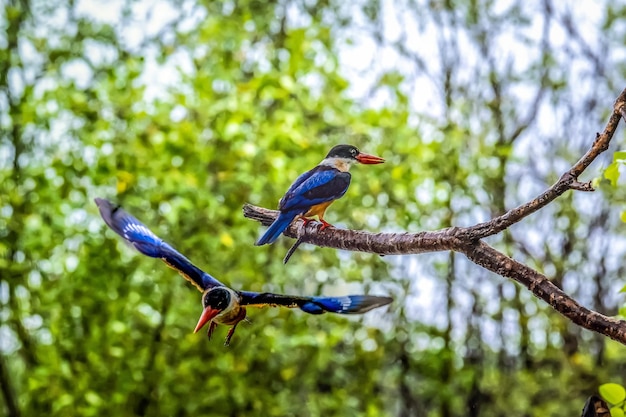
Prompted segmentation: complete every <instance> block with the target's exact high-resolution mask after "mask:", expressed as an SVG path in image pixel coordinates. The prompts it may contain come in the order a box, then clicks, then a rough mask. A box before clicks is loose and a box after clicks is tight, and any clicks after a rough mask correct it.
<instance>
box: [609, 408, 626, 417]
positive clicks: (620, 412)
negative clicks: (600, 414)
mask: <svg viewBox="0 0 626 417" xmlns="http://www.w3.org/2000/svg"><path fill="white" fill-rule="evenodd" d="M609 411H610V412H611V417H624V409H623V408H621V407H611V409H610V410H609Z"/></svg>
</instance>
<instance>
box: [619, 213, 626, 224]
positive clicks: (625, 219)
mask: <svg viewBox="0 0 626 417" xmlns="http://www.w3.org/2000/svg"><path fill="white" fill-rule="evenodd" d="M619 218H620V219H621V220H622V221H623V222H624V223H626V210H624V211H622V212H621V213H620V214H619Z"/></svg>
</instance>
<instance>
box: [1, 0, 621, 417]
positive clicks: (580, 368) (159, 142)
mask: <svg viewBox="0 0 626 417" xmlns="http://www.w3.org/2000/svg"><path fill="white" fill-rule="evenodd" d="M554 3H558V4H554ZM613 3H614V2H609V1H580V2H552V1H551V0H543V1H532V2H525V1H521V0H518V1H515V0H513V1H504V0H498V1H487V2H485V1H469V0H459V1H452V2H450V1H430V2H426V1H408V0H388V1H376V0H373V1H372V0H364V1H357V2H343V1H316V0H311V1H309V0H304V1H299V0H295V1H292V0H284V1H278V2H260V1H239V2H233V1H195V0H190V1H181V2H174V1H172V2H169V1H167V0H163V1H148V0H145V1H144V0H138V1H129V2H121V1H117V2H115V1H113V2H112V1H106V2H105V1H102V2H99V1H96V0H91V1H63V0H52V1H50V0H45V1H44V0H33V1H27V0H23V1H17V0H6V1H5V2H3V3H2V14H1V16H0V25H1V26H2V28H3V33H0V47H1V48H2V49H1V54H2V55H1V59H0V66H1V71H0V125H1V126H2V129H1V130H0V135H1V136H0V236H1V240H0V254H1V257H0V279H1V281H0V318H1V323H0V378H1V382H2V396H1V398H2V399H1V400H0V414H6V413H8V414H12V415H23V416H34V415H48V416H71V415H80V416H90V415H118V416H131V415H179V416H183V415H203V416H224V415H230V416H259V415H268V416H322V415H323V416H353V415H354V416H366V415H367V416H380V415H389V416H414V415H428V416H442V417H443V416H467V415H481V416H503V415H507V416H557V415H558V416H562V415H578V414H579V413H580V410H581V409H582V407H583V404H584V402H585V399H586V397H587V396H588V395H590V394H592V393H593V392H595V391H596V388H597V386H598V385H599V384H601V383H604V382H609V381H615V382H623V381H621V380H620V379H621V378H622V377H623V375H625V374H626V369H625V365H624V364H625V362H624V360H623V358H624V354H625V353H626V351H625V349H624V347H623V346H621V345H618V344H616V343H614V342H611V341H608V340H606V339H605V338H602V337H600V336H598V335H595V334H592V333H590V332H588V331H582V330H580V329H578V328H577V327H575V326H573V325H571V324H569V323H568V322H567V321H566V320H564V319H563V318H561V317H560V316H559V315H557V314H556V313H555V312H554V311H552V310H551V309H550V308H548V307H546V305H544V303H542V302H539V301H538V300H536V299H534V298H533V297H532V296H531V295H530V294H529V293H528V291H526V290H525V289H522V288H520V287H519V286H517V285H516V284H514V283H512V282H510V281H508V280H505V279H503V278H501V277H498V276H495V275H493V274H491V273H488V272H486V271H485V270H482V269H481V268H479V267H477V266H475V265H473V264H470V263H468V262H467V261H466V260H465V259H464V258H463V257H462V256H459V255H456V254H447V253H439V254H424V255H419V256H406V257H385V258H381V257H378V256H373V255H368V254H360V253H346V252H337V251H334V250H330V249H321V248H313V247H310V246H307V245H304V246H303V247H302V248H301V249H300V250H299V251H298V252H297V253H296V254H295V255H294V257H293V258H292V260H291V262H290V264H289V265H288V266H283V265H282V263H281V260H282V257H283V255H284V253H285V252H286V250H287V248H288V247H289V245H290V244H291V243H292V241H290V240H289V239H287V238H281V239H280V240H279V242H278V243H277V244H275V245H273V246H271V247H267V246H266V247H261V248H259V247H254V246H253V242H254V240H255V239H256V238H257V237H258V236H259V235H260V233H261V231H262V228H261V227H260V226H259V225H258V224H256V223H254V222H251V221H249V220H246V219H244V218H243V216H242V213H241V207H242V205H243V203H245V202H251V203H254V204H258V205H262V206H265V207H271V208H274V207H276V204H277V201H278V199H279V198H280V197H281V196H282V194H283V193H284V191H285V190H286V188H287V187H288V186H289V184H290V183H291V181H293V179H294V178H295V177H296V176H297V175H298V174H299V173H301V172H303V171H304V170H306V169H309V168H311V167H312V166H314V165H315V164H316V163H317V162H319V160H321V159H322V157H323V156H324V154H325V153H326V152H327V150H328V149H329V148H330V147H332V146H333V145H335V144H337V143H352V144H355V145H357V146H359V147H360V148H361V149H362V150H363V151H365V152H368V153H373V154H376V155H380V156H382V157H384V158H386V159H387V161H388V162H387V164H385V165H382V166H375V167H356V168H355V169H354V170H353V183H352V185H351V188H350V190H349V192H348V194H347V195H346V196H345V197H344V198H343V199H342V200H340V201H339V202H337V203H335V204H334V205H333V206H332V208H331V209H330V210H329V213H328V217H327V218H328V220H329V221H330V222H332V223H335V224H336V225H338V226H340V227H349V228H355V229H367V230H371V231H401V230H408V231H419V230H432V229H436V228H441V227H446V226H450V225H461V226H462V225H470V224H473V223H475V222H478V221H484V220H487V219H489V218H490V217H491V216H493V215H496V214H500V213H502V212H503V211H504V210H505V209H506V208H510V207H513V206H514V205H517V204H519V203H522V202H524V201H526V200H528V199H530V198H531V197H533V196H534V195H536V194H537V193H538V192H540V191H542V190H543V189H544V188H545V187H547V186H548V185H549V184H551V183H552V182H554V181H555V180H556V179H557V178H558V177H559V176H560V174H561V172H562V171H563V170H565V169H566V168H567V167H568V166H570V165H571V164H572V163H573V162H574V161H576V160H577V159H578V158H579V157H580V155H581V154H582V153H583V152H584V150H585V149H586V147H588V146H589V145H590V143H591V141H592V140H593V138H594V135H595V132H596V131H599V130H601V129H602V127H603V126H604V123H605V120H606V118H607V115H608V113H609V111H610V110H611V108H612V103H613V100H614V99H615V98H616V97H617V95H618V94H619V92H620V91H621V90H622V88H623V87H624V78H625V75H626V63H625V62H624V58H625V57H626V47H625V46H624V45H625V40H626V26H625V25H624V18H625V17H626V7H625V6H618V5H616V4H613ZM612 146H613V148H612V149H611V150H616V149H618V148H620V147H623V146H624V134H623V130H620V131H619V134H618V136H617V137H616V138H615V140H614V143H613V145H612ZM610 161H611V155H610V153H607V155H606V156H605V157H603V158H602V159H601V160H600V161H599V162H598V163H597V164H595V165H593V166H592V167H591V168H590V169H589V172H588V173H587V174H586V177H585V178H584V179H585V180H589V179H593V178H597V179H598V184H599V191H598V192H596V193H594V194H583V193H572V192H569V193H567V194H566V195H565V196H563V197H562V198H561V199H560V200H558V201H557V202H556V203H554V204H552V205H551V206H549V207H547V208H546V209H544V210H542V211H541V212H540V213H537V214H535V215H533V216H532V217H530V218H528V219H526V220H525V221H524V222H523V223H522V224H519V225H516V226H514V227H512V228H511V229H510V230H509V231H507V232H505V233H503V234H501V235H499V236H496V237H491V238H490V239H489V243H491V244H493V245H495V246H496V247H498V248H499V249H501V250H503V251H505V252H506V253H508V254H510V255H512V256H514V257H515V258H516V259H518V260H521V261H523V262H526V263H528V264H529V265H531V266H532V267H534V268H537V269H538V270H540V271H542V272H544V273H546V274H547V275H548V276H549V277H551V278H552V279H553V280H554V282H555V283H556V284H557V285H559V286H561V287H562V288H564V289H565V290H566V291H568V292H570V293H571V294H572V295H573V296H574V297H575V298H576V299H578V300H579V301H580V302H582V303H583V304H584V305H586V306H589V307H591V308H594V309H597V310H599V311H601V312H604V313H606V314H616V313H617V311H618V308H619V307H620V306H621V305H623V304H624V299H623V296H622V295H621V294H619V293H618V291H619V289H620V288H622V287H623V286H624V267H623V259H624V252H625V250H626V241H625V240H624V225H623V223H621V221H620V212H621V211H622V207H623V204H624V201H625V199H624V195H623V192H622V191H620V188H619V187H617V188H615V187H611V186H609V185H608V184H607V182H606V181H603V180H602V168H603V166H606V165H608V163H609V162H610ZM94 197H105V198H109V199H112V200H114V201H116V202H119V203H121V204H122V205H123V206H124V207H125V208H126V209H127V210H128V211H130V212H131V213H133V214H134V215H135V216H137V217H138V218H140V219H141V220H142V221H144V222H145V223H146V224H148V225H149V226H150V227H151V228H152V229H153V230H154V231H155V232H157V233H158V234H159V235H160V236H162V237H164V238H165V239H166V240H167V241H169V242H171V243H172V244H174V245H175V246H176V247H177V248H178V249H180V250H181V251H182V252H183V253H184V254H186V255H187V256H188V257H189V258H191V259H192V260H193V261H194V262H195V263H196V264H198V265H199V266H200V267H202V268H204V269H206V270H207V271H209V272H210V273H211V274H213V275H214V276H216V277H217V278H218V279H220V280H222V281H224V282H225V283H227V284H229V285H231V286H233V287H234V288H241V289H248V290H255V291H275V292H287V293H294V294H329V295H339V294H345V293H347V292H362V291H363V292H371V293H380V294H389V295H392V296H394V297H395V302H394V303H393V304H392V305H391V306H390V307H389V308H385V309H383V310H380V311H375V312H371V313H368V314H367V315H365V316H363V317H357V318H345V317H340V316H334V315H325V316H321V317H315V316H310V315H306V314H304V313H302V312H299V311H288V310H280V309H262V310H257V311H252V312H251V313H250V314H249V316H250V319H251V323H249V324H246V325H241V326H240V327H239V329H238V331H237V333H236V334H235V337H234V339H233V342H232V345H231V346H230V347H229V348H225V347H223V346H222V344H221V342H222V340H223V337H225V334H226V329H225V328H219V329H218V331H217V332H216V337H215V340H213V341H211V342H209V341H208V340H207V339H206V336H205V335H203V334H196V335H194V334H192V332H191V331H192V329H193V327H194V325H195V323H196V320H197V318H198V315H199V313H200V311H201V306H200V294H199V293H198V292H197V291H196V290H195V289H194V288H193V287H191V285H189V284H188V283H187V282H186V281H184V280H183V279H181V278H180V277H179V276H177V275H176V274H175V272H173V271H172V270H170V269H168V268H166V267H165V266H164V265H162V264H161V262H159V261H158V260H152V259H148V258H145V257H142V256H140V255H138V254H136V253H135V252H133V251H132V250H131V249H130V248H127V247H125V246H124V245H123V244H122V243H121V242H120V239H119V238H117V237H116V236H115V235H114V234H113V233H112V232H111V231H109V230H108V229H107V228H106V227H105V225H104V223H103V222H102V220H101V219H100V218H99V216H98V213H97V208H96V206H95V204H94V203H93V198H94Z"/></svg>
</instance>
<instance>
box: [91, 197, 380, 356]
mask: <svg viewBox="0 0 626 417" xmlns="http://www.w3.org/2000/svg"><path fill="white" fill-rule="evenodd" d="M95 202H96V204H97V205H98V208H99V209H100V215H101V216H102V218H103V219H104V222H105V223H106V224H107V225H108V226H109V227H110V228H111V229H113V231H115V232H116V233H117V234H118V235H120V236H122V237H123V238H124V240H126V241H127V242H128V243H129V244H130V245H131V246H134V247H135V249H137V250H138V251H139V252H141V253H143V254H144V255H146V256H150V257H152V258H161V259H162V260H163V261H164V262H165V263H166V264H167V265H168V266H170V267H171V268H173V269H175V270H176V271H178V272H179V273H180V274H181V275H182V276H183V278H185V279H186V280H188V281H189V282H191V283H192V284H193V285H195V286H196V288H198V289H199V290H200V291H202V307H203V311H202V314H201V315H200V320H198V324H197V325H196V328H195V329H194V333H196V332H198V330H200V329H201V328H202V327H203V326H204V325H205V324H207V323H210V324H209V329H208V333H207V334H208V336H209V339H211V335H212V334H213V331H214V330H215V327H216V326H217V325H218V324H225V325H227V326H232V327H231V328H230V330H229V331H228V335H227V336H226V341H225V343H224V344H225V345H226V346H228V344H229V343H230V339H231V338H232V337H233V334H234V333H235V328H236V327H237V324H238V323H239V322H240V321H242V320H243V319H245V318H246V306H255V307H262V306H266V305H269V306H284V307H288V308H296V307H298V308H299V309H300V310H302V311H304V312H306V313H309V314H322V313H325V312H331V313H338V314H360V313H365V312H367V311H369V310H372V309H374V308H377V307H381V306H384V305H387V304H389V303H390V302H391V301H392V299H391V298H390V297H378V296H371V295H347V296H344V297H299V296H292V295H283V294H272V293H258V292H252V291H236V290H233V289H232V288H229V287H227V286H225V285H224V284H222V283H221V282H219V281H218V280H217V279H215V278H213V277H212V276H211V275H209V274H208V273H206V272H204V271H203V270H201V269H200V268H198V267H197V266H195V265H194V264H192V263H191V261H190V260H189V259H187V258H186V257H185V256H183V255H182V254H181V253H179V252H178V251H177V250H176V249H174V248H173V247H172V246H170V245H169V244H167V243H166V242H164V241H163V240H161V239H160V238H159V237H157V236H156V235H155V234H154V233H152V231H150V229H148V228H147V227H146V226H145V225H144V224H143V223H141V222H140V221H139V220H137V219H136V218H135V217H133V216H132V215H130V214H129V213H127V212H126V211H124V210H123V209H122V208H121V207H120V206H117V205H114V204H112V203H111V202H110V201H108V200H105V199H102V198H96V199H95Z"/></svg>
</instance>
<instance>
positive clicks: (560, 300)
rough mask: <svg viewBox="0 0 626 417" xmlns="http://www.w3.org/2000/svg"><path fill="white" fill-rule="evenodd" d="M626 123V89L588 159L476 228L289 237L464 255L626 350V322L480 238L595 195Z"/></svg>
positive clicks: (305, 231) (259, 216) (303, 231)
mask: <svg viewBox="0 0 626 417" xmlns="http://www.w3.org/2000/svg"><path fill="white" fill-rule="evenodd" d="M622 117H623V118H624V119H625V120H626V89H624V91H622V93H621V94H620V96H619V97H618V99H617V100H616V102H615V105H614V108H613V113H612V114H611V117H610V118H609V122H608V123H607V125H606V127H605V129H604V132H602V133H601V134H598V135H597V136H596V139H595V141H594V142H593V145H592V146H591V148H590V149H589V150H588V151H587V152H586V153H585V155H583V157H582V158H580V160H579V161H578V162H576V164H574V166H572V167H571V168H570V169H569V170H568V171H567V172H565V173H564V174H563V175H562V176H561V178H560V179H559V180H558V181H557V182H556V183H555V184H554V185H552V186H551V187H550V188H548V189H547V190H546V191H544V192H543V193H541V194H540V195H539V196H537V197H536V198H534V199H533V200H531V201H529V202H527V203H525V204H522V205H521V206H519V207H516V208H514V209H511V210H509V211H508V212H506V213H504V214H503V215H501V216H498V217H495V218H493V219H492V220H490V221H488V222H484V223H479V224H477V225H475V226H471V227H465V228H461V227H449V228H445V229H440V230H436V231H429V232H419V233H370V232H366V231H360V230H344V229H336V228H328V229H325V230H322V231H318V223H315V222H311V223H309V224H308V225H306V226H304V225H302V224H301V223H299V222H301V220H297V221H295V222H293V223H292V224H291V225H290V226H289V228H287V230H286V231H285V232H284V234H285V235H286V236H289V237H292V238H298V239H299V240H301V241H302V242H304V243H311V244H314V245H317V246H321V247H330V248H335V249H344V250H350V251H359V252H369V253H376V254H379V255H408V254H417V253H426V252H437V251H455V252H460V253H463V254H464V255H465V256H467V258H468V259H469V260H470V261H472V262H473V263H475V264H477V265H479V266H482V267H483V268H485V269H488V270H489V271H492V272H495V273H496V274H498V275H501V276H503V277H507V278H511V279H514V280H515V281H517V282H519V283H521V284H523V285H524V286H525V287H526V288H528V289H529V290H530V291H531V292H532V293H533V294H534V295H535V296H537V297H538V298H540V299H542V300H544V301H545V302H546V303H548V304H549V305H550V306H551V307H552V308H554V309H555V310H556V311H558V312H559V313H560V314H562V315H563V316H565V317H567V318H568V319H569V320H571V321H572V322H574V323H576V324H578V325H579V326H581V327H583V328H585V329H588V330H592V331H594V332H598V333H600V334H603V335H606V336H608V337H610V338H612V339H614V340H616V341H618V342H620V343H622V344H624V345H626V321H623V320H617V319H613V318H610V317H607V316H605V315H602V314H600V313H598V312H595V311H592V310H589V309H588V308H586V307H583V306H581V305H580V304H579V303H578V302H577V301H576V300H574V299H573V298H572V297H570V296H569V295H567V294H566V293H565V292H564V291H562V290H561V289H559V288H558V287H557V286H556V285H554V284H553V283H552V282H551V281H550V280H549V279H548V278H547V277H546V276H545V275H543V274H541V273H539V272H537V271H535V270H534V269H532V268H530V267H529V266H527V265H524V264H522V263H520V262H518V261H515V260H514V259H512V258H510V257H508V256H506V255H505V254H503V253H501V252H499V251H497V250H496V249H494V248H493V247H491V246H489V245H487V244H486V243H484V242H483V241H481V240H480V239H482V238H484V237H487V236H491V235H494V234H497V233H499V232H501V231H503V230H505V229H507V228H508V227H510V226H511V225H513V224H515V223H517V222H519V221H520V220H522V219H523V218H525V217H526V216H528V215H530V214H532V213H534V212H536V211H538V210H539V209H541V208H543V207H545V206H546V205H548V204H549V203H551V202H552V201H554V200H555V199H556V198H557V197H559V196H560V195H562V194H563V193H565V191H567V190H579V191H593V187H592V186H591V183H581V182H579V181H578V177H579V176H580V175H581V174H582V173H583V171H584V170H585V169H586V168H587V167H588V166H589V165H590V164H591V163H592V162H593V161H594V160H595V159H596V158H597V157H598V155H600V154H601V153H602V152H604V151H606V150H607V149H608V147H609V143H610V141H611V139H612V138H613V135H614V134H615V131H616V129H617V126H618V124H619V121H620V119H621V118H622ZM243 213H244V216H245V217H247V218H250V219H252V220H256V221H258V222H260V223H261V224H263V225H265V226H269V225H270V224H271V223H272V222H273V221H274V219H275V218H276V216H277V215H278V211H275V210H269V209H266V208H261V207H256V206H253V205H251V204H246V205H244V207H243Z"/></svg>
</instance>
